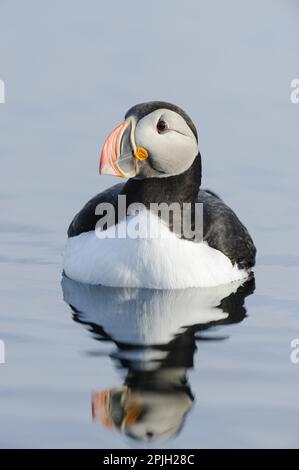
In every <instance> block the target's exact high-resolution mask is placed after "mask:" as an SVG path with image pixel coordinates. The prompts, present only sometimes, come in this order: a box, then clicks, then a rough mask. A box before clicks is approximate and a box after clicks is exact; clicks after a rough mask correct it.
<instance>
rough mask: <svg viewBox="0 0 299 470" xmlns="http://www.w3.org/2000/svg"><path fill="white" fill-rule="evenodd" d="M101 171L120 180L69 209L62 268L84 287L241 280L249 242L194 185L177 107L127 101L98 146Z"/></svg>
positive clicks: (230, 214)
mask: <svg viewBox="0 0 299 470" xmlns="http://www.w3.org/2000/svg"><path fill="white" fill-rule="evenodd" d="M99 171H100V174H103V175H112V176H118V177H121V178H124V179H125V180H126V181H124V182H121V183H118V184H115V185H113V186H111V187H110V188H108V189H106V190H104V191H102V192H101V193H99V194H97V195H96V196H94V197H93V198H92V199H91V200H89V201H88V202H87V203H86V204H85V205H84V206H83V208H82V209H81V210H80V211H79V212H78V213H77V214H76V215H75V217H74V218H73V220H72V222H71V224H70V226H69V228H68V239H67V242H66V246H65V250H64V256H63V273H64V275H65V276H67V277H68V278H70V279H73V280H75V281H78V282H82V283H85V284H93V285H103V286H109V287H124V288H149V289H167V290H171V289H185V288H190V287H213V286H219V285H223V284H229V283H232V282H235V281H244V282H245V281H246V279H248V278H249V277H250V276H251V272H252V268H253V267H254V265H255V257H256V248H255V245H254V243H253V240H252V238H251V236H250V234H249V232H248V230H247V229H246V227H245V226H244V225H243V224H242V223H241V221H240V220H239V218H238V217H237V215H236V214H235V213H234V211H233V210H232V209H231V208H230V207H228V206H227V205H226V204H225V203H224V202H223V201H222V200H221V198H220V197H219V196H218V195H217V194H215V193H214V192H213V191H210V190H204V189H201V179H202V162H201V154H200V151H199V146H198V133H197V130H196V127H195V125H194V123H193V122H192V120H191V118H190V117H189V116H188V115H187V114H186V112H185V111H183V110H182V109H181V108H180V107H178V106H176V105H174V104H171V103H168V102H164V101H150V102H146V103H140V104H137V105H135V106H133V107H132V108H131V109H129V111H128V112H127V113H126V115H125V118H124V121H123V122H122V123H121V124H120V125H118V126H117V127H116V128H115V129H114V130H113V131H112V132H111V133H110V134H109V135H108V137H107V139H106V140H105V142H104V145H103V147H102V151H101V155H100V164H99Z"/></svg>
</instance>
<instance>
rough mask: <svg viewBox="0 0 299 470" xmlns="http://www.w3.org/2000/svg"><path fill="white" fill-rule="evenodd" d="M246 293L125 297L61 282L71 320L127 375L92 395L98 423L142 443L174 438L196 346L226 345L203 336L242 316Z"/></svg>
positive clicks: (187, 405) (229, 288) (188, 400)
mask: <svg viewBox="0 0 299 470" xmlns="http://www.w3.org/2000/svg"><path fill="white" fill-rule="evenodd" d="M254 287H255V284H254V278H251V279H250V280H249V281H247V282H246V283H245V284H244V285H242V284H241V283H233V284H230V285H225V286H219V287H214V288H204V289H198V288H196V289H184V290H172V291H163V290H149V289H123V288H110V287H103V286H90V285H86V284H80V283H77V282H75V281H72V280H70V279H68V278H66V277H63V280H62V288H63V293H64V300H65V301H66V302H67V303H68V304H69V305H70V306H71V308H72V310H73V312H74V320H75V321H78V322H80V323H82V324H84V325H86V326H87V327H88V328H89V329H90V331H91V332H92V333H93V335H94V337H95V339H97V340H109V341H111V342H113V343H114V344H115V345H116V350H115V351H114V352H113V353H112V354H111V357H112V358H113V360H114V361H115V362H116V365H117V366H118V367H120V368H121V369H122V370H124V371H125V379H124V381H123V384H122V385H121V386H120V387H116V388H112V389H109V390H99V391H95V392H94V393H93V396H92V412H93V417H94V419H95V420H96V421H99V422H101V423H102V424H104V425H105V426H106V427H108V428H110V429H118V430H120V431H121V432H122V433H125V434H126V435H128V436H130V437H132V438H135V439H139V440H142V441H150V440H157V439H166V438H169V437H171V436H175V435H176V434H177V433H178V432H179V430H180V429H181V427H182V426H183V423H184V419H185V417H186V415H187V413H188V412H189V410H190V409H191V407H192V403H193V400H194V397H193V394H192V391H191V389H190V386H189V383H188V377H187V372H188V369H190V368H192V367H193V357H194V352H195V351H196V343H197V342H199V341H220V340H223V339H226V337H225V336H221V335H219V334H218V332H214V333H213V335H212V336H211V334H210V332H209V334H206V332H207V330H209V329H211V328H212V327H215V326H217V325H226V324H232V323H238V322H240V321H242V320H243V319H244V318H245V316H246V309H245V307H244V299H245V297H247V296H248V295H250V294H251V293H252V292H253V291H254Z"/></svg>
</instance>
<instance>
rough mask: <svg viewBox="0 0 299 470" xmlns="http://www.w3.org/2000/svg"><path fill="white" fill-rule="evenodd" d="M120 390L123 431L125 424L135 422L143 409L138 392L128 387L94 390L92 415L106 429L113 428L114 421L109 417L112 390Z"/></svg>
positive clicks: (121, 428)
mask: <svg viewBox="0 0 299 470" xmlns="http://www.w3.org/2000/svg"><path fill="white" fill-rule="evenodd" d="M116 391H122V392H123V395H122V401H123V403H122V405H123V411H124V417H123V420H122V423H121V425H120V430H121V431H122V432H123V431H124V430H125V428H126V426H132V425H134V424H135V423H136V421H137V419H138V417H139V416H140V415H141V413H142V410H143V404H142V402H141V400H140V397H139V396H138V394H136V393H134V392H132V391H131V389H130V388H128V387H126V386H123V387H121V388H119V389H117V388H111V389H109V390H104V391H103V392H94V393H93V395H92V417H93V419H94V420H97V421H99V422H100V423H101V424H102V425H103V426H105V427H106V428H108V429H111V430H112V429H114V427H115V426H114V423H113V421H112V419H111V411H112V410H111V409H110V407H111V396H112V394H113V392H116Z"/></svg>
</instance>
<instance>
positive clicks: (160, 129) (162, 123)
mask: <svg viewBox="0 0 299 470" xmlns="http://www.w3.org/2000/svg"><path fill="white" fill-rule="evenodd" d="M167 129H168V125H167V122H166V121H164V119H162V118H161V119H160V120H159V121H158V124H157V131H158V132H159V134H161V133H162V132H165V131H167Z"/></svg>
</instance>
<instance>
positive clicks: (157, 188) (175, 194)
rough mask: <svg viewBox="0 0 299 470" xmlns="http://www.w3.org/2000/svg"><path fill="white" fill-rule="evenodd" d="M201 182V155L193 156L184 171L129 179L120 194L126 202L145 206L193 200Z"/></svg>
mask: <svg viewBox="0 0 299 470" xmlns="http://www.w3.org/2000/svg"><path fill="white" fill-rule="evenodd" d="M200 184H201V156H200V153H198V155H197V156H196V157H195V159H194V162H193V163H192V165H191V167H190V168H188V170H186V171H185V172H184V173H181V174H180V175H176V176H169V177H163V178H146V179H142V180H138V179H133V178H132V179H129V180H128V182H127V183H126V184H125V186H124V188H123V190H122V194H125V195H126V197H127V204H128V205H129V204H132V203H134V202H140V203H142V204H144V205H145V206H146V207H148V206H149V204H150V203H158V204H159V203H162V202H166V203H167V204H171V203H172V202H178V203H180V204H183V203H184V202H195V201H196V198H197V195H198V191H199V188H200Z"/></svg>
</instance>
